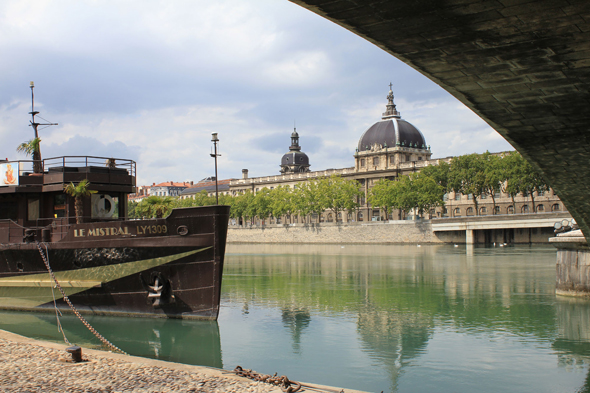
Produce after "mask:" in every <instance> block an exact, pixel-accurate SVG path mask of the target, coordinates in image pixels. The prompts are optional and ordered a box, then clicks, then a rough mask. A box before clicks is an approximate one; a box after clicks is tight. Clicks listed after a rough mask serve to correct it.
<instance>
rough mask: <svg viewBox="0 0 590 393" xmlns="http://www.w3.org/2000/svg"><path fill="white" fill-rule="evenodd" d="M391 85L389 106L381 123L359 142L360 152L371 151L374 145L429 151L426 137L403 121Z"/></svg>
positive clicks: (370, 128) (374, 125) (376, 124)
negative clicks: (396, 106)
mask: <svg viewBox="0 0 590 393" xmlns="http://www.w3.org/2000/svg"><path fill="white" fill-rule="evenodd" d="M391 86H392V85H391V83H390V84H389V94H388V95H387V105H386V110H385V113H383V117H381V121H378V122H377V123H375V124H373V125H372V126H371V127H369V129H368V130H367V131H365V132H364V134H363V136H361V139H360V140H359V145H358V151H370V150H371V148H372V147H373V146H374V145H378V146H379V147H381V148H383V147H395V146H403V147H413V148H416V149H427V146H426V140H425V139H424V135H422V133H421V132H420V130H419V129H417V128H416V127H414V126H413V125H412V124H410V123H408V122H407V121H405V120H402V119H401V114H400V113H399V112H398V111H397V109H396V108H395V104H394V103H393V91H392V90H391Z"/></svg>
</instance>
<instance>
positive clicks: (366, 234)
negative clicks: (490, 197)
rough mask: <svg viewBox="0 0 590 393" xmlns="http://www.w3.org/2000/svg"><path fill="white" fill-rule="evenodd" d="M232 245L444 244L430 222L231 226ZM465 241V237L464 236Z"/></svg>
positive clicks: (229, 234) (229, 231) (230, 239)
mask: <svg viewBox="0 0 590 393" xmlns="http://www.w3.org/2000/svg"><path fill="white" fill-rule="evenodd" d="M227 241H228V243H325V244H329V243H332V244H334V243H335V244H352V243H357V244H362V243H376V244H377V243H379V244H384V243H443V242H444V241H443V240H442V239H441V238H439V237H437V236H436V235H435V234H434V232H433V231H432V225H431V224H430V222H429V221H389V222H375V223H373V222H370V223H365V224H360V223H355V224H346V223H338V224H326V223H321V224H284V225H280V224H279V225H265V226H252V227H237V226H231V225H230V227H229V230H228V236H227ZM463 242H465V235H464V234H463Z"/></svg>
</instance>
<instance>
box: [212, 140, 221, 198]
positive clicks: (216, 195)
mask: <svg viewBox="0 0 590 393" xmlns="http://www.w3.org/2000/svg"><path fill="white" fill-rule="evenodd" d="M211 142H213V147H214V153H213V154H211V157H213V158H215V204H216V205H219V186H218V180H217V157H220V156H221V154H217V143H218V142H219V138H218V137H217V133H216V132H213V133H211Z"/></svg>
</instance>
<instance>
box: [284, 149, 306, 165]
mask: <svg viewBox="0 0 590 393" xmlns="http://www.w3.org/2000/svg"><path fill="white" fill-rule="evenodd" d="M282 165H307V166H309V157H307V154H305V153H303V152H300V151H290V152H288V153H285V154H284V155H283V158H281V166H282Z"/></svg>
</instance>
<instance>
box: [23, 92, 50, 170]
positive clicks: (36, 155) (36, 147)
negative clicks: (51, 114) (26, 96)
mask: <svg viewBox="0 0 590 393" xmlns="http://www.w3.org/2000/svg"><path fill="white" fill-rule="evenodd" d="M30 86H31V111H30V112H29V114H30V115H31V124H30V126H31V127H33V131H34V132H35V138H34V139H33V140H31V141H30V142H29V144H30V146H29V147H30V149H31V150H32V156H33V172H34V173H41V172H42V171H43V168H42V163H41V139H39V126H48V127H49V126H56V125H57V123H37V122H36V121H35V115H38V114H39V112H38V111H36V110H35V91H34V89H35V82H33V81H31V85H30ZM43 120H45V119H43Z"/></svg>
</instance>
